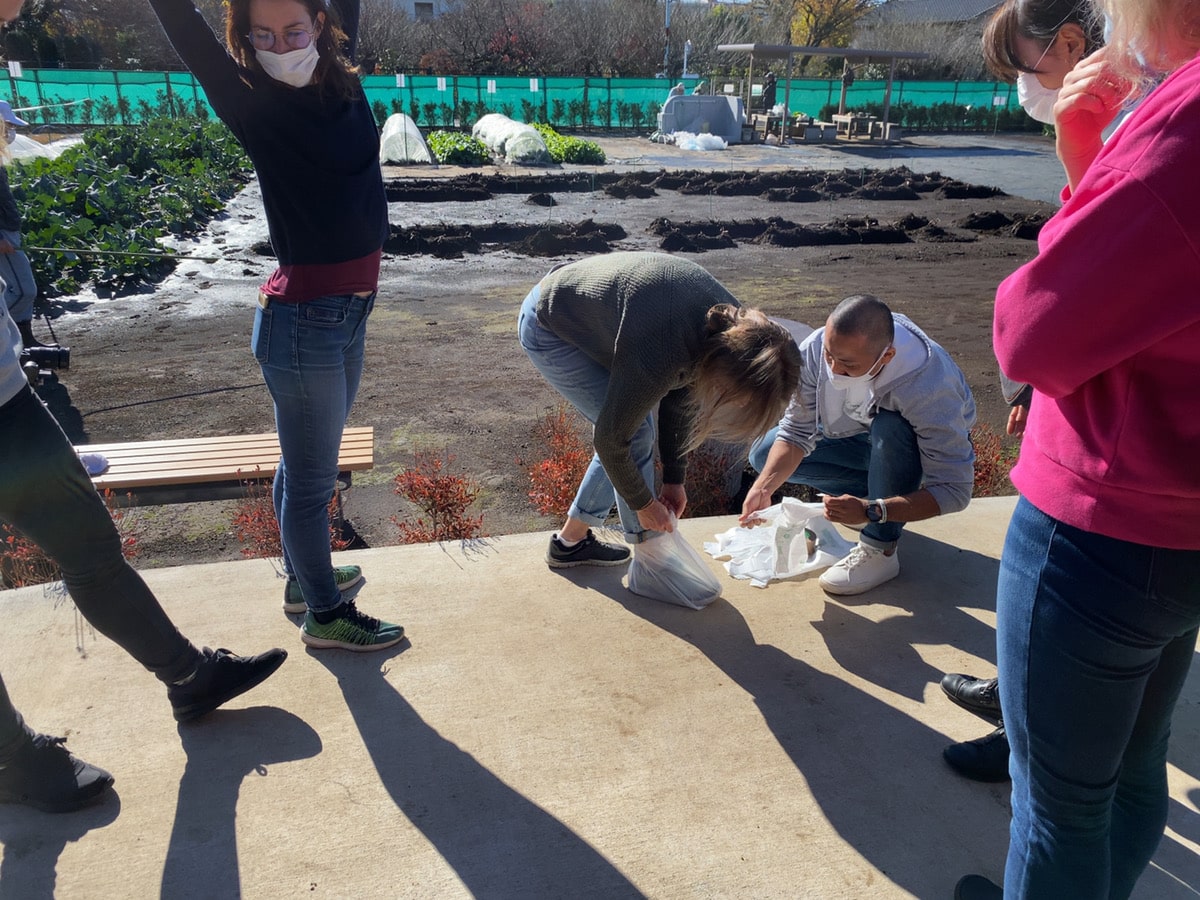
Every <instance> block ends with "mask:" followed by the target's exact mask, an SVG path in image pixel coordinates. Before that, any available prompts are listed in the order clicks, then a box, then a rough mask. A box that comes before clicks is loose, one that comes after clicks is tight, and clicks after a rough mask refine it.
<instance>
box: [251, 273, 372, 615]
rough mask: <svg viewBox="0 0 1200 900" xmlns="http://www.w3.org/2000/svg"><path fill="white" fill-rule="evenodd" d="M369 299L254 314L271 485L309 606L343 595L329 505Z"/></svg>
mask: <svg viewBox="0 0 1200 900" xmlns="http://www.w3.org/2000/svg"><path fill="white" fill-rule="evenodd" d="M374 305H375V295H374V294H370V295H368V296H365V297H363V296H358V295H356V294H343V295H338V296H330V297H318V298H317V299H315V300H310V301H308V302H305V303H282V302H280V301H278V300H271V301H269V302H268V303H267V304H266V305H265V306H264V305H262V303H260V304H259V307H258V311H257V313H256V315H255V319H254V333H253V335H252V337H251V345H252V347H253V349H254V357H255V359H257V360H258V364H259V366H260V367H261V368H262V373H263V380H264V381H265V382H266V383H267V389H268V390H269V391H270V392H271V399H272V400H274V401H275V428H276V430H277V431H278V432H279V450H280V460H279V469H278V471H277V472H276V474H275V483H274V488H273V491H274V502H275V515H276V517H277V518H278V519H279V533H280V537H281V539H282V540H281V542H282V544H283V567H284V570H285V571H286V572H287V573H288V576H289V577H294V578H295V579H296V580H297V581H299V583H300V589H301V591H302V592H303V594H304V601H305V603H306V604H307V605H308V608H309V609H310V610H314V611H324V610H329V609H332V608H333V607H335V606H337V605H338V604H339V603H341V602H342V600H341V594H340V592H339V591H338V587H337V583H336V582H335V581H334V578H333V561H332V556H331V552H330V547H329V513H328V509H329V501H330V500H331V499H332V498H333V492H334V489H335V487H336V485H337V475H338V464H337V463H338V451H339V449H340V448H341V444H342V429H343V428H344V427H345V425H346V417H347V416H348V415H349V414H350V408H351V407H352V406H353V405H354V398H355V396H356V395H357V393H358V385H359V381H360V379H361V378H362V369H363V352H364V347H365V344H366V334H367V317H368V316H370V314H371V310H372V309H373V308H374Z"/></svg>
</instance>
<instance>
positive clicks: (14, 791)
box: [0, 734, 113, 813]
mask: <svg viewBox="0 0 1200 900" xmlns="http://www.w3.org/2000/svg"><path fill="white" fill-rule="evenodd" d="M66 740H67V739H66V738H61V737H50V736H49V735H45V734H33V735H30V739H29V740H28V741H26V742H25V743H23V744H22V745H21V748H20V749H19V750H18V751H17V753H16V755H15V756H13V758H12V759H11V760H9V762H8V764H7V765H5V766H4V767H3V768H0V803H22V804H24V805H25V806H32V807H33V808H34V809H40V810H41V811H42V812H51V813H62V812H73V811H74V810H77V809H82V808H83V807H85V806H87V805H88V804H90V803H95V802H96V801H97V800H99V799H100V797H101V796H102V795H103V794H104V792H105V791H107V790H108V789H109V788H110V787H112V783H113V777H112V776H111V775H109V774H108V773H107V772H105V771H104V770H103V769H101V768H98V767H96V766H93V765H89V764H88V763H85V762H84V761H83V760H82V759H79V758H78V757H75V756H72V755H71V754H70V753H68V752H67V748H66V747H64V746H63V744H65V743H66Z"/></svg>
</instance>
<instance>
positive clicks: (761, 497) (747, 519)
mask: <svg viewBox="0 0 1200 900" xmlns="http://www.w3.org/2000/svg"><path fill="white" fill-rule="evenodd" d="M770 505H771V490H770V489H769V488H768V487H766V486H765V485H763V486H759V483H758V482H757V481H756V482H754V484H753V485H752V486H751V487H750V490H749V491H747V492H746V499H745V501H744V502H743V503H742V514H741V516H739V517H738V524H739V525H741V526H742V527H743V528H749V527H750V525H751V524H753V523H754V522H755V521H757V519H758V516H757V513H758V511H759V510H760V509H766V508H767V507H768V506H770Z"/></svg>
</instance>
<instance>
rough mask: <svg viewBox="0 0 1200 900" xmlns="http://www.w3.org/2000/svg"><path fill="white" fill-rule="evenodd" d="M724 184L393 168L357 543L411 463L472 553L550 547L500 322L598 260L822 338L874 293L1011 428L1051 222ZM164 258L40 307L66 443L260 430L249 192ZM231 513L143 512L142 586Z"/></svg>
mask: <svg viewBox="0 0 1200 900" xmlns="http://www.w3.org/2000/svg"><path fill="white" fill-rule="evenodd" d="M629 146H630V142H628V141H626V142H621V143H620V145H619V146H618V145H617V144H616V142H614V143H613V145H612V148H611V149H610V148H609V147H606V150H608V152H609V155H610V158H613V157H614V156H616V155H617V154H618V153H619V152H620V151H622V150H624V151H626V152H628V150H629ZM614 150H616V151H617V153H614ZM734 165H735V163H728V164H727V163H725V162H724V160H723V161H722V164H721V167H719V168H710V169H709V170H701V169H696V168H687V167H686V166H680V167H679V168H678V169H675V170H672V169H668V168H655V169H649V168H639V167H637V166H628V165H626V166H617V167H608V168H604V169H600V170H595V171H589V170H585V169H584V168H583V167H564V168H563V169H545V170H529V171H513V170H512V169H497V168H495V167H488V168H486V169H485V170H483V171H482V172H467V171H465V170H461V169H439V170H433V169H427V170H420V171H410V170H402V169H398V168H395V167H388V168H387V169H385V174H386V177H387V183H388V196H389V200H390V201H391V205H390V218H391V222H392V234H391V238H390V240H389V241H388V244H387V246H386V248H385V255H384V267H383V273H382V280H381V285H380V294H379V300H378V302H377V305H376V309H375V312H374V314H373V316H372V319H371V324H370V330H369V332H368V346H367V367H366V371H365V373H364V377H363V383H362V388H361V390H360V394H359V399H358V402H357V404H356V406H355V409H354V411H353V413H352V415H351V423H352V424H357V425H373V426H374V427H375V434H376V453H375V468H374V470H372V471H371V472H367V473H361V474H358V475H356V476H355V479H354V485H353V487H352V488H351V490H350V491H349V492H348V493H347V495H346V497H345V507H346V512H347V515H348V517H349V518H350V520H351V522H352V523H353V525H354V528H355V530H356V531H357V533H358V534H359V536H360V537H361V539H362V540H363V541H364V542H365V543H366V544H367V545H369V546H381V545H386V544H392V543H396V542H397V529H396V527H395V525H394V524H393V523H392V521H391V519H392V517H393V516H400V517H404V516H405V515H406V514H408V513H409V512H410V510H409V509H408V508H407V506H406V504H405V503H404V501H402V500H401V499H400V498H399V497H397V496H396V495H395V493H394V492H393V478H394V476H395V474H396V473H397V472H398V471H400V470H401V469H402V468H403V467H405V466H406V465H409V464H411V463H412V461H413V458H414V452H415V451H417V450H421V449H430V450H439V451H442V450H444V451H446V452H448V453H451V454H453V455H454V457H455V460H454V468H455V469H456V470H457V471H460V472H462V473H464V474H465V475H467V476H469V477H470V478H472V479H474V480H475V481H477V482H478V483H479V484H481V485H482V488H483V493H482V497H481V500H480V504H479V511H481V512H482V514H483V521H484V529H485V531H486V532H488V533H490V534H504V533H512V532H519V531H534V530H538V531H540V530H549V529H552V528H554V527H555V526H556V525H557V522H556V521H555V520H552V519H548V518H545V517H542V516H540V515H538V514H537V513H536V512H535V511H534V510H533V508H532V507H531V505H530V503H529V501H528V498H527V496H526V492H527V477H526V475H525V472H524V470H523V469H522V467H521V466H520V465H519V464H518V460H524V461H528V460H530V459H531V457H532V456H534V455H536V453H537V447H536V446H535V444H534V442H533V441H532V432H533V429H534V427H535V425H536V423H537V422H538V420H539V418H540V417H541V416H542V415H543V414H544V413H546V412H547V411H548V410H550V409H552V408H553V407H554V406H555V405H556V402H557V396H556V395H555V394H554V393H553V392H552V391H551V390H550V388H549V387H548V386H547V385H546V384H545V383H544V382H543V381H542V380H541V378H540V376H538V375H537V373H536V372H535V371H534V369H533V367H532V366H531V365H530V364H529V362H528V360H527V359H526V358H525V357H524V355H523V353H522V352H521V349H520V347H519V345H518V344H517V341H516V337H515V334H514V332H515V319H516V313H517V309H518V307H519V305H520V302H521V300H522V298H523V297H524V296H525V294H526V293H527V292H528V290H529V289H530V287H532V285H533V284H535V283H536V282H537V280H538V279H539V278H540V277H541V275H542V274H543V273H544V272H545V271H546V270H547V269H548V268H549V267H550V266H551V265H553V264H554V263H555V262H560V261H564V260H569V259H575V258H579V257H582V256H586V255H589V254H594V253H605V252H609V251H612V250H626V249H639V250H651V249H653V250H662V251H666V252H671V253H679V254H685V255H688V256H689V257H690V258H694V259H695V260H696V261H697V262H699V263H700V264H701V265H703V266H705V267H706V268H707V269H709V271H711V272H712V273H713V274H714V275H716V276H717V277H718V278H719V279H720V280H721V281H722V282H723V283H724V284H725V285H726V286H727V287H728V288H729V289H730V290H731V291H732V292H733V293H734V294H735V295H736V296H737V297H739V299H741V300H742V302H743V303H746V304H750V305H756V306H761V307H762V308H764V309H765V310H766V311H767V312H769V313H771V314H773V315H780V316H785V317H787V318H791V319H795V320H798V321H801V322H806V323H808V324H811V325H814V326H816V325H820V324H821V323H822V322H823V321H824V319H825V316H826V315H827V314H828V312H829V310H830V309H831V308H832V307H833V306H834V305H835V304H836V302H837V301H838V300H840V299H841V298H842V297H844V296H846V295H848V294H851V293H860V292H868V293H874V294H877V295H879V296H880V297H882V298H884V299H885V300H886V301H887V302H888V303H889V304H890V305H891V306H892V307H893V309H895V310H896V311H898V312H902V313H905V314H906V315H908V316H910V317H911V318H912V319H914V320H915V321H916V322H917V323H918V324H919V325H921V326H922V327H923V328H924V329H926V331H928V333H929V334H930V335H931V336H932V337H934V339H936V340H937V341H939V342H940V343H941V344H942V345H943V346H945V347H946V348H947V349H948V350H949V351H950V353H951V354H952V355H953V356H954V358H955V359H956V360H957V361H958V363H959V365H960V366H961V367H962V369H963V371H964V372H965V373H966V376H967V380H968V382H969V383H970V384H971V386H972V389H973V390H974V392H975V396H976V401H977V403H978V405H979V410H980V421H981V422H983V423H986V424H989V425H990V426H992V427H993V428H994V429H995V430H997V431H1002V430H1003V423H1004V419H1005V416H1006V407H1005V406H1004V403H1003V400H1002V398H1001V397H1000V393H999V388H998V385H997V380H996V379H997V370H996V364H995V361H994V358H993V356H992V352H991V311H992V300H993V297H994V293H995V287H996V284H997V283H998V282H999V281H1000V280H1001V279H1003V278H1004V277H1005V276H1006V275H1008V274H1009V273H1010V272H1011V271H1012V270H1013V269H1015V268H1016V267H1017V266H1019V265H1020V264H1022V263H1023V262H1025V261H1026V260H1027V259H1029V258H1030V257H1031V256H1033V254H1034V253H1035V252H1036V244H1035V241H1034V239H1035V238H1036V235H1037V232H1038V229H1039V228H1040V227H1041V225H1042V223H1044V221H1045V220H1046V218H1047V217H1048V216H1049V215H1051V214H1052V213H1053V211H1054V207H1053V206H1052V205H1051V204H1049V203H1043V202H1038V201H1033V200H1027V199H1023V198H1020V197H1015V196H1011V195H1009V194H1006V193H1004V192H1002V191H1000V190H998V189H997V188H994V187H989V186H987V185H980V184H970V183H965V182H962V181H959V180H956V179H954V178H949V177H944V176H942V175H940V174H937V173H936V172H933V173H928V172H927V173H918V172H914V171H911V170H910V169H907V168H903V167H895V168H887V167H882V168H880V167H876V168H874V169H867V168H853V169H851V168H842V169H836V170H829V171H802V170H798V169H796V168H793V167H788V166H780V167H776V168H773V169H771V170H761V169H754V170H740V169H737V168H734ZM180 252H182V253H184V254H185V255H190V256H191V257H194V258H192V259H187V260H184V261H182V262H181V263H180V264H179V266H178V268H177V271H176V272H175V273H174V274H173V275H172V276H170V277H169V278H168V279H167V280H166V281H164V282H163V283H162V284H161V285H159V286H157V287H156V288H155V289H154V290H153V291H149V292H146V293H142V294H137V295H134V296H130V297H125V298H121V299H116V300H106V301H104V302H98V301H97V300H96V298H93V297H76V298H68V300H67V301H66V302H62V303H57V302H56V304H55V307H56V317H55V318H54V320H53V323H52V324H53V330H54V333H55V335H56V336H57V337H58V339H59V340H60V341H61V342H62V343H64V344H66V345H70V346H71V353H72V367H71V369H70V370H67V371H63V372H60V373H59V377H58V378H57V379H52V380H51V381H50V382H49V383H47V384H45V385H43V386H42V388H41V390H40V392H41V394H42V396H43V397H44V398H45V399H46V401H47V402H48V403H49V404H50V406H51V408H52V410H53V411H54V412H55V414H56V415H57V416H58V417H59V419H60V421H61V422H62V424H63V426H64V428H65V429H66V430H67V432H68V434H69V436H70V437H71V438H72V440H74V441H75V442H77V443H83V442H98V441H115V440H138V439H150V438H170V437H186V436H202V435H215V434H227V433H237V432H257V431H267V430H272V428H273V422H272V413H271V406H270V400H269V396H268V394H267V392H266V389H265V388H264V387H263V385H262V380H261V376H260V374H259V372H258V369H257V366H256V365H255V363H254V360H253V357H252V356H251V354H250V351H249V341H250V330H251V325H252V322H253V302H254V296H255V291H256V288H257V286H258V284H260V283H261V282H262V280H263V279H265V277H266V275H267V274H268V273H269V272H270V270H271V268H272V266H273V259H272V258H271V257H270V255H269V254H270V247H269V244H268V243H267V242H266V233H265V226H263V224H262V222H261V215H260V207H259V201H258V198H257V194H256V188H255V187H254V186H251V188H248V189H247V190H246V191H245V192H243V194H242V195H240V196H239V197H238V198H237V199H235V200H234V201H233V202H232V203H231V204H230V206H229V209H228V212H227V214H226V216H224V217H223V218H221V219H218V220H216V221H214V222H213V223H212V224H211V226H210V227H209V228H208V229H207V231H206V232H205V234H204V235H203V236H202V237H201V238H200V239H199V240H196V241H190V242H186V243H185V244H183V245H181V246H180ZM213 258H217V261H215V262H213V261H211V260H212V259H213ZM35 326H36V330H38V332H39V334H43V335H44V331H45V324H44V323H40V322H39V323H35ZM233 506H234V504H233V503H232V502H229V501H224V502H208V503H193V504H179V505H175V506H163V507H143V508H141V509H140V510H139V511H138V518H139V520H140V524H141V529H142V530H141V538H140V547H141V553H140V555H139V558H138V560H137V564H138V565H139V566H143V567H148V566H161V565H177V564H183V563H191V562H202V561H215V560H223V559H236V558H239V555H240V551H241V547H240V545H239V543H238V542H237V540H236V539H235V537H234V536H233V533H232V529H231V525H230V520H231V516H232V512H233Z"/></svg>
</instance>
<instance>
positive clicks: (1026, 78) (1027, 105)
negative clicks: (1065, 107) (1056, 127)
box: [1017, 72, 1058, 125]
mask: <svg viewBox="0 0 1200 900" xmlns="http://www.w3.org/2000/svg"><path fill="white" fill-rule="evenodd" d="M1017 102H1018V103H1020V104H1021V109H1023V110H1025V112H1026V113H1028V115H1029V118H1031V119H1033V120H1034V121H1035V122H1042V123H1043V124H1045V125H1053V124H1054V104H1055V103H1057V102H1058V91H1057V90H1056V89H1055V88H1048V87H1044V86H1043V85H1042V83H1041V82H1040V81H1038V78H1037V76H1036V75H1034V74H1032V73H1030V72H1022V73H1021V74H1020V75H1018V76H1017Z"/></svg>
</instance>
